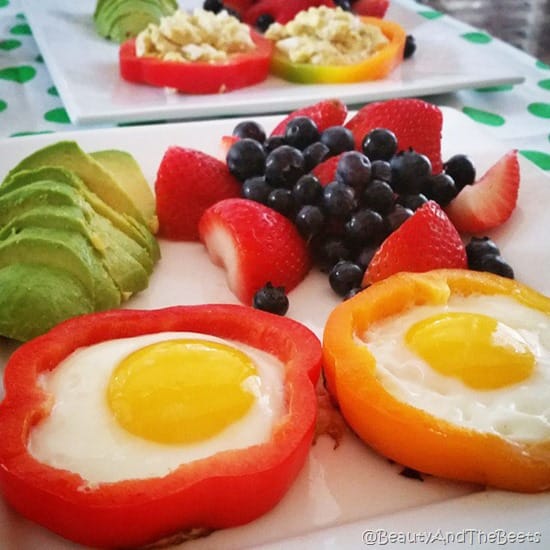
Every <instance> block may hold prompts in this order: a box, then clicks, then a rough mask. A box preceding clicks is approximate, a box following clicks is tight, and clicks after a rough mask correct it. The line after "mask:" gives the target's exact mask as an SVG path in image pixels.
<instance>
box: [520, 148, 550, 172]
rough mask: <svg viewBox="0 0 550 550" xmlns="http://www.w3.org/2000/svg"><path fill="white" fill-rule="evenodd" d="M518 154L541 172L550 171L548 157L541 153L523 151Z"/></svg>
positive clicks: (549, 158) (549, 156) (549, 157)
mask: <svg viewBox="0 0 550 550" xmlns="http://www.w3.org/2000/svg"><path fill="white" fill-rule="evenodd" d="M520 153H521V154H522V155H523V156H524V157H525V158H526V159H529V160H530V161H531V162H532V163H534V164H536V165H537V166H538V167H539V168H541V169H542V170H550V155H549V154H548V153H544V152H542V151H527V150H523V151H520Z"/></svg>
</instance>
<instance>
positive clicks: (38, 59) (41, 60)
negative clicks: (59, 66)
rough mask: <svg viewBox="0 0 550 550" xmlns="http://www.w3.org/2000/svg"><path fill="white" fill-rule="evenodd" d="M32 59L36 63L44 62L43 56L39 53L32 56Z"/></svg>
mask: <svg viewBox="0 0 550 550" xmlns="http://www.w3.org/2000/svg"><path fill="white" fill-rule="evenodd" d="M34 60H35V61H36V62H37V63H44V58H43V57H42V56H41V55H40V54H38V55H37V56H36V57H35V58H34Z"/></svg>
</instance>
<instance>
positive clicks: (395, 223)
mask: <svg viewBox="0 0 550 550" xmlns="http://www.w3.org/2000/svg"><path fill="white" fill-rule="evenodd" d="M412 215H413V211H412V210H411V209H410V208H405V207H404V206H401V205H400V204H396V205H395V206H394V207H393V210H392V211H391V212H390V213H389V214H387V215H386V217H385V218H384V223H385V225H386V229H387V231H388V233H392V232H393V231H395V230H396V229H397V228H398V227H399V226H400V225H401V224H402V223H403V222H405V221H406V220H408V219H409V218H410V217H411V216H412Z"/></svg>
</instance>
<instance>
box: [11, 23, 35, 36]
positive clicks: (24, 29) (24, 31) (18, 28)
mask: <svg viewBox="0 0 550 550" xmlns="http://www.w3.org/2000/svg"><path fill="white" fill-rule="evenodd" d="M10 32H11V34H17V35H19V36H22V35H27V36H30V35H32V32H31V28H30V27H29V26H28V25H27V24H26V23H21V24H20V25H15V27H12V28H11V29H10Z"/></svg>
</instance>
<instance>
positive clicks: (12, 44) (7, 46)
mask: <svg viewBox="0 0 550 550" xmlns="http://www.w3.org/2000/svg"><path fill="white" fill-rule="evenodd" d="M19 46H21V42H20V41H19V40H0V50H3V51H5V52H9V51H10V50H15V48H19Z"/></svg>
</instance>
